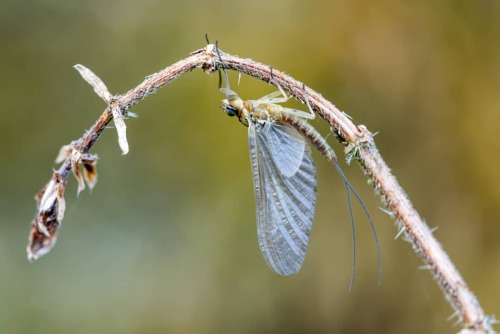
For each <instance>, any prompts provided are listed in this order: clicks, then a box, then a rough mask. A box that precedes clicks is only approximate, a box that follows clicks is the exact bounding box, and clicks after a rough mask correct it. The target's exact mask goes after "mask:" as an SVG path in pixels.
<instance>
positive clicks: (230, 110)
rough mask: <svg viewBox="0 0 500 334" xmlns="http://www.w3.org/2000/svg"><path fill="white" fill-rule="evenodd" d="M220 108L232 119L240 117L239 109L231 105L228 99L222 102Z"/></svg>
mask: <svg viewBox="0 0 500 334" xmlns="http://www.w3.org/2000/svg"><path fill="white" fill-rule="evenodd" d="M220 107H221V109H222V110H223V111H224V112H225V113H226V114H227V115H228V116H230V117H234V116H238V114H239V112H238V108H236V107H235V106H233V105H231V103H230V102H229V101H228V100H227V99H224V100H222V103H221V106H220Z"/></svg>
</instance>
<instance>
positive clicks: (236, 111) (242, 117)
mask: <svg viewBox="0 0 500 334" xmlns="http://www.w3.org/2000/svg"><path fill="white" fill-rule="evenodd" d="M221 90H222V89H221ZM231 93H232V94H234V95H233V96H232V99H229V100H228V99H224V100H222V103H221V109H222V110H223V111H224V112H225V113H226V114H227V115H228V116H230V117H234V116H238V120H239V121H240V123H241V124H243V125H244V126H248V120H247V115H248V112H245V111H246V109H245V105H244V102H243V101H242V100H241V99H240V98H239V97H238V96H237V95H236V93H234V92H231ZM229 96H231V95H229Z"/></svg>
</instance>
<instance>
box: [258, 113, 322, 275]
mask: <svg viewBox="0 0 500 334" xmlns="http://www.w3.org/2000/svg"><path fill="white" fill-rule="evenodd" d="M249 123H250V124H249V130H248V141H249V145H250V158H251V162H252V172H253V180H254V187H255V201H256V206H257V236H258V240H259V247H260V250H261V252H262V255H263V256H264V259H265V260H266V262H267V264H268V265H269V267H270V268H271V269H273V270H274V271H275V272H276V273H278V274H280V275H291V274H295V273H297V272H298V271H299V270H300V267H301V266H302V263H303V262H304V258H305V254H306V250H307V246H308V243H309V235H310V233H311V229H312V225H313V218H314V210H315V205H316V167H315V165H314V162H313V160H312V158H311V151H310V149H309V147H308V146H307V145H305V142H304V143H303V144H302V145H293V144H289V143H286V142H281V143H279V144H281V146H282V148H281V149H278V148H277V147H276V145H278V142H277V141H274V142H273V140H274V139H272V140H271V141H270V140H269V139H270V138H290V136H292V137H295V138H301V139H302V141H304V138H302V137H301V136H300V134H299V133H298V132H297V131H296V130H295V129H294V128H293V127H292V126H290V125H288V124H286V123H279V122H265V123H257V124H254V123H252V122H249ZM293 132H296V134H294V135H291V133H293ZM298 156H301V157H302V158H301V160H300V162H299V165H298V168H295V173H294V174H291V175H285V174H284V173H283V172H282V171H281V167H283V165H284V164H283V163H282V161H287V159H289V157H298ZM277 161H280V163H277ZM293 163H296V162H293ZM285 171H290V169H285Z"/></svg>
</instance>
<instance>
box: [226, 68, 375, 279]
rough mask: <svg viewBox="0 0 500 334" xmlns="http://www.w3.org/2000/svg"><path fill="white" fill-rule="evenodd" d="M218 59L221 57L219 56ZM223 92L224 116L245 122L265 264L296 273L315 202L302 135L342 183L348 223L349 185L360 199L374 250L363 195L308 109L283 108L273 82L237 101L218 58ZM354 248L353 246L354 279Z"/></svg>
mask: <svg viewBox="0 0 500 334" xmlns="http://www.w3.org/2000/svg"><path fill="white" fill-rule="evenodd" d="M221 62H222V61H221ZM222 64H223V63H222ZM222 66H223V72H224V76H225V81H226V88H221V92H222V93H224V94H225V95H226V99H224V100H223V101H222V105H221V108H222V109H223V110H224V111H225V112H226V113H227V114H228V115H229V116H233V117H234V116H237V117H238V119H239V121H240V122H241V123H242V124H243V125H245V126H247V127H248V143H249V148H250V159H251V165H252V174H253V183H254V190H255V202H256V206H257V236H258V242H259V247H260V250H261V252H262V255H263V257H264V259H265V261H266V262H267V264H268V266H269V267H270V268H271V269H272V270H273V271H275V272H276V273H278V274H280V275H291V274H295V273H297V272H298V271H299V270H300V268H301V266H302V263H303V261H304V258H305V254H306V250H307V247H308V242H309V236H310V233H311V229H312V225H313V218H314V211H315V204H316V185H317V179H316V167H315V164H314V162H313V160H312V158H311V150H310V148H309V146H308V145H307V144H306V139H307V140H308V141H309V143H310V144H311V145H312V146H313V147H315V148H316V149H317V150H318V151H319V152H320V153H321V154H322V155H323V156H324V157H325V158H326V159H327V160H328V161H330V162H331V163H332V164H333V165H334V167H335V169H336V170H337V172H338V174H339V175H340V177H341V178H342V181H343V182H344V185H345V187H346V192H347V199H348V203H349V213H350V216H351V223H352V226H353V241H354V243H355V237H354V221H353V216H352V208H351V203H350V193H349V192H350V191H351V192H352V193H353V194H354V196H355V197H356V199H357V200H358V201H359V202H360V204H361V206H362V207H363V210H364V211H365V214H366V215H367V217H368V220H369V222H370V224H371V227H372V230H373V233H374V236H375V241H376V244H377V253H378V255H379V281H380V272H381V265H380V246H379V243H378V238H377V234H376V231H375V227H374V224H373V221H372V219H371V217H370V215H369V213H368V210H367V208H366V206H365V205H364V203H363V201H362V200H361V198H360V197H359V195H358V194H357V192H356V191H355V190H354V188H353V187H352V186H351V184H350V183H349V181H348V180H347V178H346V176H345V175H344V173H343V171H342V170H341V168H340V166H339V164H338V161H337V158H336V155H335V152H334V151H333V149H332V148H331V147H330V146H329V145H328V144H327V142H326V140H325V139H324V138H323V137H322V136H321V135H320V134H319V133H318V132H317V131H316V129H315V128H314V127H313V126H311V125H310V124H309V123H307V120H308V119H313V118H314V116H315V115H314V112H313V111H312V109H311V107H310V106H309V103H307V104H308V107H309V111H310V113H307V112H304V111H300V110H295V109H290V108H285V107H282V106H280V105H279V104H278V103H283V102H286V101H287V100H288V99H289V97H288V96H287V95H286V93H285V92H284V91H283V89H282V88H281V87H280V86H279V85H278V88H279V91H277V92H274V93H271V94H269V95H266V96H264V97H262V98H260V99H258V100H248V101H243V100H242V99H240V98H239V97H238V95H237V94H236V93H235V92H233V91H231V90H230V89H229V83H228V79H227V73H226V71H225V67H224V64H223V65H222ZM354 261H355V248H353V271H352V275H351V287H352V282H353V279H354V267H355V262H354Z"/></svg>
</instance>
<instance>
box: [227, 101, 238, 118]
mask: <svg viewBox="0 0 500 334" xmlns="http://www.w3.org/2000/svg"><path fill="white" fill-rule="evenodd" d="M226 112H227V114H228V116H231V117H234V116H236V115H238V109H236V107H235V106H232V105H230V104H228V105H227V106H226Z"/></svg>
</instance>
